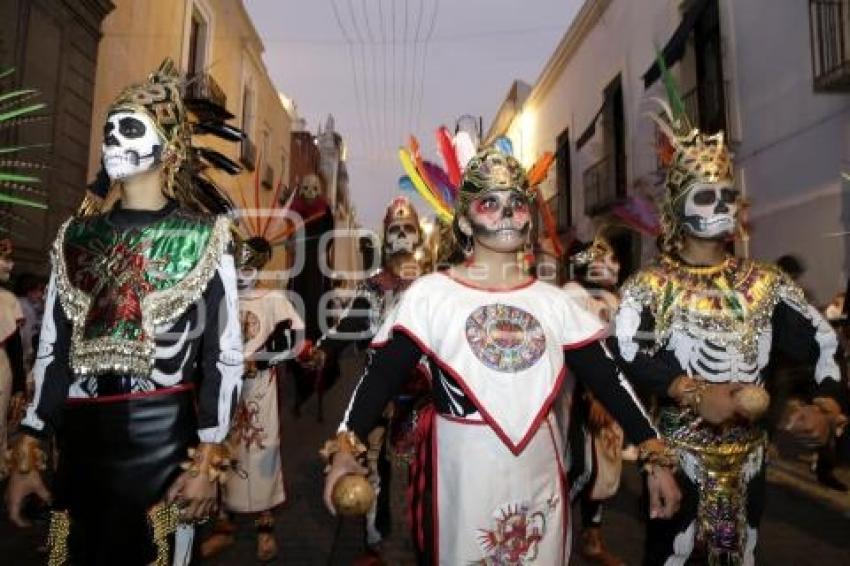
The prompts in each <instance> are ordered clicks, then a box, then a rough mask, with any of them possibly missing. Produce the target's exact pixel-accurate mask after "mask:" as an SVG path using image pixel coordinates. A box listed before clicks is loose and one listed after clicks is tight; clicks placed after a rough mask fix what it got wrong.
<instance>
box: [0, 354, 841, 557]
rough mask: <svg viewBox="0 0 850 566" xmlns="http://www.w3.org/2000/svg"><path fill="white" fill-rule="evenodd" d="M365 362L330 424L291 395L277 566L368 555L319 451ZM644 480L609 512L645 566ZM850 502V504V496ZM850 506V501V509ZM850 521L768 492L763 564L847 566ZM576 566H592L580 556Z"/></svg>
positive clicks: (246, 526) (234, 550) (402, 532)
mask: <svg viewBox="0 0 850 566" xmlns="http://www.w3.org/2000/svg"><path fill="white" fill-rule="evenodd" d="M360 363H361V358H360V357H359V356H356V357H355V356H351V357H348V358H346V359H345V361H344V363H343V376H342V379H341V381H340V382H339V383H337V384H336V385H335V386H334V387H333V389H331V391H330V392H329V393H328V394H327V396H326V400H325V419H324V422H321V423H318V422H317V420H316V409H317V408H316V403H315V400H311V401H310V402H309V403H307V405H306V406H305V407H304V409H303V413H302V415H301V416H300V417H299V418H294V417H293V416H292V413H291V395H289V392H288V389H286V387H285V393H284V404H285V406H284V407H283V411H282V413H283V419H284V439H283V441H284V454H285V460H284V467H285V472H286V478H287V488H288V493H289V501H288V502H287V503H286V504H285V505H284V506H283V507H282V508H281V509H280V510H279V512H278V513H277V518H278V523H277V527H276V531H277V539H278V543H279V545H280V557H279V559H278V560H277V561H276V562H275V563H276V564H285V565H294V566H302V565H303V566H314V565H315V566H320V565H330V564H332V565H337V564H339V565H348V564H352V563H353V562H354V561H355V560H356V558H357V557H358V556H359V555H361V554H362V553H363V550H364V546H363V541H362V522H361V521H357V520H344V521H339V522H338V521H337V520H336V519H334V518H333V517H331V516H330V515H329V514H328V513H327V512H326V511H325V508H324V506H323V504H322V501H321V486H322V469H321V464H320V462H319V459H318V457H317V456H316V451H317V450H318V448H319V446H320V445H321V444H322V442H323V441H324V440H325V439H326V438H327V437H329V436H330V435H331V434H332V433H333V431H334V429H335V428H336V426H337V424H338V421H339V418H340V415H341V414H342V411H343V409H344V406H345V403H346V401H347V399H348V396H349V393H350V391H351V389H352V388H353V387H354V384H355V381H356V378H357V375H358V373H359V368H360ZM401 483H402V482H401V481H399V482H396V488H395V489H394V490H393V498H394V501H393V508H394V519H395V520H396V522H395V525H394V536H393V537H392V538H391V540H389V541H388V543H387V548H386V563H387V564H390V565H407V564H413V558H412V552H411V548H410V543H409V540H408V537H407V529H406V527H405V525H404V521H405V513H404V492H403V485H400V484H401ZM638 493H639V480H638V476H637V474H636V473H635V471H634V467H633V466H629V465H627V466H626V473H625V475H624V479H623V488H622V489H621V490H620V493H619V494H618V495H617V497H616V498H615V499H614V500H613V501H612V502H611V504H610V505H608V506H607V508H606V510H605V520H604V521H605V522H604V534H605V538H606V540H607V541H608V544H609V547H610V550H611V551H613V552H615V553H617V554H618V555H619V556H620V557H622V558H624V559H625V561H626V563H627V564H639V557H640V556H641V548H642V544H643V526H642V523H641V521H640V518H639V516H638V511H637V495H638ZM843 497H844V498H845V500H848V499H850V497H848V496H847V495H844V496H843ZM848 503H850V501H848ZM5 517H6V514H5V510H4V513H3V519H2V520H0V556H2V557H3V558H2V559H0V563H2V564H10V565H15V566H18V565H21V566H28V565H36V564H42V563H43V562H44V556H43V555H40V554H39V553H38V548H39V545H40V542H41V532H42V531H43V525H41V528H39V527H38V526H36V527H35V528H33V529H30V530H28V531H19V530H15V529H13V528H12V527H11V525H10V524H9V522H8V520H7V519H6V518H5ZM241 526H242V528H241V529H240V531H239V533H238V535H237V542H236V545H235V546H233V547H231V548H229V549H227V550H226V551H225V552H223V553H222V554H221V555H220V556H219V557H217V558H216V559H214V560H211V561H208V562H207V564H211V565H213V566H230V565H234V566H235V565H244V564H251V563H253V561H254V559H253V556H254V539H253V532H252V531H253V529H252V527H251V525H250V522H249V521H248V520H242V521H241ZM849 528H850V518H849V517H848V516H847V515H846V513H842V512H841V511H840V510H838V508H837V507H836V506H835V505H831V506H827V505H825V504H821V503H818V502H816V501H815V500H813V499H812V498H811V497H810V496H803V495H801V494H800V491H799V490H797V489H794V488H793V487H792V486H788V485H787V484H783V485H782V486H779V485H776V484H773V485H771V486H770V488H769V491H768V508H767V515H766V518H765V521H764V525H763V529H762V533H761V537H760V538H761V540H760V549H761V553H760V557H759V564H765V565H779V564H783V565H784V564H788V565H794V566H808V565H812V566H839V565H841V564H847V556H848V552H850V541H848V538H847V532H848V529H849ZM573 563H574V564H580V565H585V564H587V563H586V562H584V561H582V560H581V559H580V558H579V557H578V556H577V553H574V560H573Z"/></svg>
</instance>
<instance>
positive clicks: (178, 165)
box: [7, 61, 242, 566]
mask: <svg viewBox="0 0 850 566" xmlns="http://www.w3.org/2000/svg"><path fill="white" fill-rule="evenodd" d="M183 84H184V83H183V81H182V79H181V77H180V76H179V75H178V74H177V72H176V70H175V68H174V65H173V63H172V62H171V61H165V62H164V63H163V65H162V66H161V67H160V68H159V69H158V70H157V71H156V72H155V73H153V74H152V75H150V77H149V78H148V80H147V81H146V82H144V83H141V84H138V85H133V86H130V87H128V88H127V89H125V90H124V91H123V92H122V93H121V94H120V95H119V96H118V98H117V99H116V100H115V101H114V102H113V103H112V105H111V106H110V108H109V113H108V116H107V118H106V122H105V124H104V129H103V133H104V139H103V166H104V171H105V174H106V175H107V176H108V179H109V181H110V183H109V184H110V185H111V188H110V189H109V190H110V193H109V194H107V199H106V200H104V201H101V199H99V198H94V197H93V198H91V199H88V200H87V201H86V203H85V211H86V213H87V214H84V215H81V216H77V217H74V218H71V219H69V220H68V221H66V222H65V223H64V224H63V225H62V226H61V227H60V229H59V233H58V235H57V238H56V242H55V244H54V247H53V254H52V272H51V276H50V282H49V284H48V290H47V301H46V311H45V317H44V321H43V324H42V331H41V339H40V342H39V346H38V352H37V357H36V363H35V367H34V370H33V373H34V377H35V394H34V398H33V400H32V403H31V404H30V405H29V407H28V408H27V412H26V416H25V418H24V420H23V422H22V425H21V429H22V434H21V435H20V436H19V437H18V438H17V439H16V441H15V444H14V446H13V448H12V450H11V453H10V455H11V458H10V463H11V467H12V473H11V479H10V482H9V487H8V494H7V498H8V502H9V513H10V516H11V518H12V521H13V522H14V523H15V524H17V525H20V526H24V525H25V524H26V521H25V520H24V519H23V517H22V515H21V511H22V507H23V503H24V500H25V499H26V498H27V497H28V496H30V495H36V496H38V497H40V498H41V499H44V500H49V499H51V495H52V503H53V513H52V518H51V524H50V534H49V540H48V545H49V557H48V563H49V564H65V563H73V564H86V565H111V564H128V565H139V566H141V565H146V566H147V565H150V564H157V565H165V564H181V565H182V564H188V563H189V561H190V559H191V549H192V538H193V533H194V529H193V523H194V522H196V521H200V520H204V519H205V518H207V517H208V516H209V514H210V512H211V510H212V508H213V506H214V505H215V501H216V494H217V487H218V483H219V481H221V480H222V479H224V476H225V474H226V471H227V468H228V467H229V464H230V462H231V458H230V456H229V454H228V451H227V449H226V447H225V445H224V444H223V441H224V440H225V436H226V435H227V432H228V430H229V427H230V421H231V419H232V417H233V414H232V412H233V408H235V406H236V403H237V401H238V398H239V389H240V385H241V376H242V348H241V346H242V344H241V336H240V328H239V320H238V310H237V295H236V273H235V268H234V261H233V256H232V252H231V249H230V248H231V236H230V234H231V222H230V220H229V219H228V218H227V217H225V216H216V215H215V214H212V213H211V209H210V208H205V207H201V203H222V202H225V201H226V199H224V197H222V196H221V195H220V194H219V193H217V191H216V188H215V186H214V185H212V183H211V182H210V181H204V180H202V179H200V178H196V174H198V172H199V171H201V170H202V167H201V166H200V165H201V164H200V163H198V162H197V159H199V156H200V155H204V156H205V159H207V158H208V159H211V160H218V159H217V156H219V157H221V158H222V159H225V160H226V158H224V156H221V155H220V154H216V153H215V152H212V150H205V149H203V148H197V147H194V146H192V144H191V136H190V134H191V132H190V128H191V127H193V126H200V124H198V123H195V124H190V122H189V118H188V116H187V113H186V108H185V107H184V105H183V100H182V96H181V88H182V86H183ZM212 130H216V131H221V132H223V134H224V135H223V136H222V137H226V136H231V137H232V136H233V135H234V132H238V130H234V129H232V128H229V127H226V125H225V124H223V123H222V124H209V127H208V128H207V130H206V131H212ZM205 151H206V152H211V153H204V152H205ZM222 163H224V164H227V163H228V162H227V161H223V162H222ZM101 179H102V180H103V179H104V177H103V176H101ZM101 188H102V187H99V189H98V190H99V191H100V190H101ZM102 194H103V193H101V192H98V195H97V196H100V195H102ZM110 203H112V205H111V207H110ZM99 206H100V207H102V209H101V210H100V211H99V212H98V211H97V208H98V207H99ZM53 433H55V434H56V437H57V441H58V446H59V461H58V468H57V471H56V478H55V483H54V484H53V490H52V494H51V493H50V492H48V490H47V488H46V487H45V484H44V483H43V481H42V477H41V472H42V471H43V470H44V468H45V466H44V459H45V451H46V446H43V442H44V441H45V440H46V439H47V438H48V437H49V436H50V435H51V434H53Z"/></svg>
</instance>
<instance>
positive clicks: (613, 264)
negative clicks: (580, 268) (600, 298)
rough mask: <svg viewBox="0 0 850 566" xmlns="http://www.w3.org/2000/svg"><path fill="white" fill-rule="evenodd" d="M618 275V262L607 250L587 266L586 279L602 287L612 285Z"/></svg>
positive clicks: (614, 283)
mask: <svg viewBox="0 0 850 566" xmlns="http://www.w3.org/2000/svg"><path fill="white" fill-rule="evenodd" d="M619 277H620V262H618V261H617V258H616V257H614V254H613V253H611V252H608V253H607V254H605V256H604V257H601V258H599V259H596V260H594V261H592V262H591V263H590V265H588V266H587V280H588V281H591V282H593V283H596V284H597V285H601V286H603V287H614V286H615V285H616V284H617V280H618V279H619Z"/></svg>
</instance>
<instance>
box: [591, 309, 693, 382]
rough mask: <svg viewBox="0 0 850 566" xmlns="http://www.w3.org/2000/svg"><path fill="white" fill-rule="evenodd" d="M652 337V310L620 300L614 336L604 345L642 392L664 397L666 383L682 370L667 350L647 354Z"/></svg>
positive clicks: (673, 355) (672, 354)
mask: <svg viewBox="0 0 850 566" xmlns="http://www.w3.org/2000/svg"><path fill="white" fill-rule="evenodd" d="M635 321H638V323H637V324H635ZM656 340H657V338H656V336H655V317H654V316H653V314H652V311H651V310H650V309H649V308H648V307H647V306H645V305H642V304H640V303H637V302H634V301H628V300H626V301H624V302H623V303H621V304H620V310H619V311H618V312H617V317H616V335H615V336H612V337H610V338H608V340H607V341H606V346H607V347H608V349H609V350H610V351H611V352H612V353H613V354H614V359H615V360H616V361H617V364H618V365H619V366H620V368H621V369H622V370H623V371H624V372H625V374H626V375H627V376H628V378H629V381H631V382H632V383H633V384H634V386H635V387H636V388H637V389H638V391H640V393H641V394H642V395H646V396H650V395H654V396H656V397H658V398H660V399H664V398H666V397H667V390H668V389H669V388H670V384H671V383H672V382H673V380H674V379H676V378H677V377H678V376H680V375H682V374H683V373H685V371H684V369H683V368H682V366H681V364H680V363H679V360H678V359H676V355H675V354H674V353H673V352H672V351H670V350H667V349H665V348H661V349H659V350H658V351H657V352H656V353H655V354H652V355H650V354H649V353H647V351H648V350H650V348H652V347H653V346H655V342H656Z"/></svg>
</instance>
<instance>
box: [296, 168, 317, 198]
mask: <svg viewBox="0 0 850 566" xmlns="http://www.w3.org/2000/svg"><path fill="white" fill-rule="evenodd" d="M321 194H322V183H321V181H320V180H319V177H318V176H317V175H314V174H312V173H311V174H309V175H306V176H305V177H304V179H302V181H301V186H300V187H299V196H300V197H301V198H303V199H305V200H313V199H315V198H318V197H319V196H320V195H321Z"/></svg>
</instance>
